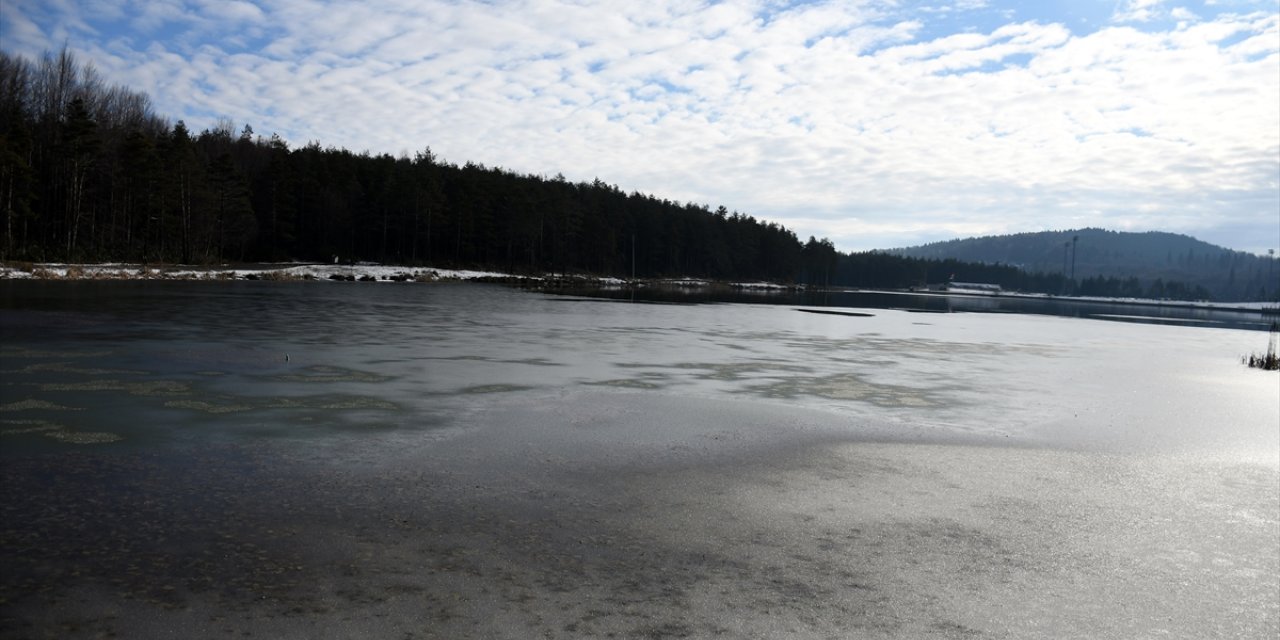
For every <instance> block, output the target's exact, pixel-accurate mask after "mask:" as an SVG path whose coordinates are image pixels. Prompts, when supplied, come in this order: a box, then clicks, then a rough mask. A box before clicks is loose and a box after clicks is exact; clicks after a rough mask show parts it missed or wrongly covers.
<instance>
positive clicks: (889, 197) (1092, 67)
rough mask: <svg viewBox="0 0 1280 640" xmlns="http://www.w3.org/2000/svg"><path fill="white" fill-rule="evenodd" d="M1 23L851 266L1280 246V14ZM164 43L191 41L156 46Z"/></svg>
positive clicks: (294, 114)
mask: <svg viewBox="0 0 1280 640" xmlns="http://www.w3.org/2000/svg"><path fill="white" fill-rule="evenodd" d="M986 4H987V3H980V2H961V3H956V4H954V5H952V6H954V8H956V9H967V10H973V9H982V8H985V5H986ZM129 6H130V7H133V6H134V5H129ZM0 7H2V8H0V10H3V11H4V12H5V13H4V16H5V22H6V26H5V31H4V33H5V35H6V40H9V38H10V36H13V37H14V39H15V40H16V39H19V38H21V40H22V41H23V44H22V47H23V48H29V47H31V46H33V43H34V42H36V41H37V38H38V37H40V35H37V34H47V33H55V32H59V30H63V31H66V32H67V33H71V34H73V35H75V36H76V37H73V38H72V42H73V45H74V46H76V47H77V48H81V49H82V50H84V51H85V54H86V57H88V58H92V59H94V60H95V61H96V62H97V63H98V65H99V67H100V68H101V70H102V71H103V72H104V75H107V76H108V77H109V79H110V80H112V81H118V82H125V83H128V84H130V85H133V86H135V87H137V88H140V89H144V90H146V91H148V92H149V93H151V94H152V96H153V98H154V99H155V100H156V102H157V104H158V106H159V108H160V110H161V111H163V112H165V113H167V114H170V115H172V116H173V117H175V118H178V117H183V118H186V119H187V121H188V124H189V125H190V126H191V127H192V128H194V129H197V130H198V129H200V128H202V127H204V126H209V125H212V124H213V121H214V119H215V118H217V117H219V116H228V117H231V118H233V119H235V120H237V121H238V122H241V123H244V122H248V123H251V124H252V125H253V126H254V128H255V130H257V131H258V132H259V133H262V134H269V133H270V132H272V131H278V132H279V133H281V134H282V135H284V136H285V137H286V138H288V139H290V140H291V141H292V142H294V143H295V144H302V143H304V142H306V141H309V140H319V141H321V142H323V143H324V144H326V145H337V146H345V147H348V148H351V149H353V150H357V151H359V150H363V149H370V150H373V151H379V152H381V151H385V152H390V153H398V152H399V151H401V150H405V149H408V150H417V149H421V148H422V147H424V146H427V145H430V146H431V147H432V148H433V149H434V150H435V151H436V152H437V153H439V154H440V155H441V156H443V157H444V158H446V159H448V160H452V161H456V162H462V161H466V160H474V161H478V162H483V163H485V164H488V165H499V166H504V167H507V168H510V169H513V170H517V171H521V172H529V173H537V174H555V173H557V172H563V173H564V174H565V175H567V176H569V177H570V178H571V179H574V180H590V179H592V178H594V177H597V176H598V177H600V178H602V179H604V180H606V181H608V182H610V183H615V184H618V185H619V186H621V187H622V188H623V189H625V190H628V191H630V190H640V191H643V192H649V193H654V194H657V195H659V196H662V197H669V198H671V199H674V200H679V201H697V202H705V203H708V204H711V205H712V206H714V205H717V204H724V205H726V206H728V207H729V208H731V209H737V210H740V211H743V212H746V213H751V214H753V215H755V216H757V217H761V218H766V219H774V220H778V221H780V222H782V223H784V224H787V225H788V226H790V227H793V228H794V229H795V230H796V231H797V233H798V234H800V235H802V236H805V237H807V236H808V235H810V234H813V235H819V236H821V235H828V236H830V237H832V238H833V239H835V240H837V242H838V246H841V247H842V248H846V249H848V248H870V247H873V246H885V245H888V244H904V242H901V241H895V240H894V238H907V237H919V236H922V235H927V232H928V231H929V230H934V231H935V232H938V233H943V234H946V233H950V232H956V233H961V232H963V233H966V234H973V233H980V232H986V231H1019V230H1026V229H1033V228H1044V227H1046V226H1049V227H1058V228H1065V227H1067V226H1077V223H1078V224H1092V225H1096V226H1110V227H1116V226H1123V225H1131V226H1132V225H1137V226H1139V227H1140V226H1142V225H1145V224H1150V225H1151V227H1152V228H1156V227H1160V228H1167V227H1176V228H1177V229H1178V230H1186V231H1192V230H1194V229H1196V228H1210V227H1213V226H1214V225H1219V224H1221V225H1234V226H1235V227H1244V226H1248V224H1247V222H1243V221H1248V220H1254V221H1258V220H1260V218H1259V215H1260V214H1259V213H1258V212H1259V211H1265V210H1266V208H1267V207H1270V211H1271V214H1270V215H1271V217H1270V218H1267V219H1264V220H1262V222H1266V223H1270V224H1271V226H1273V227H1274V226H1275V224H1274V223H1275V219H1274V211H1275V210H1276V208H1277V207H1280V185H1278V184H1277V174H1278V173H1280V167H1278V166H1277V157H1280V115H1278V114H1280V62H1278V60H1280V51H1278V50H1280V32H1278V31H1277V23H1278V19H1277V16H1276V14H1275V13H1274V12H1269V13H1268V12H1264V13H1259V14H1249V15H1225V14H1224V15H1221V16H1217V17H1210V16H1202V17H1201V19H1199V20H1195V19H1192V18H1190V17H1187V16H1183V17H1181V18H1179V20H1182V22H1183V24H1182V25H1181V26H1179V27H1176V28H1169V29H1168V30H1159V29H1147V30H1145V31H1144V30H1141V29H1140V28H1137V27H1135V26H1132V25H1139V24H1141V23H1140V22H1138V20H1139V18H1140V16H1155V15H1156V12H1165V14H1166V15H1170V16H1174V17H1177V16H1175V15H1174V12H1175V10H1176V9H1177V7H1174V8H1173V9H1169V8H1168V7H1166V6H1165V5H1164V4H1163V3H1161V2H1151V1H1149V0H1148V1H1146V2H1142V1H1139V2H1126V3H1124V4H1123V5H1122V6H1120V7H1119V8H1118V10H1117V12H1116V15H1117V17H1118V18H1119V17H1123V16H1127V17H1125V20H1127V21H1128V22H1129V24H1130V25H1131V26H1112V27H1108V28H1103V29H1101V30H1098V31H1095V32H1092V33H1086V34H1079V35H1073V34H1072V33H1071V32H1070V31H1068V30H1067V29H1066V28H1065V27H1063V26H1061V25H1058V24H1050V23H1041V22H1034V21H1032V22H1028V21H1021V22H1014V23H1009V24H1004V25H998V26H995V27H993V28H989V29H984V30H979V31H976V32H972V33H962V34H953V35H948V36H944V37H938V38H932V39H928V40H925V41H919V40H917V38H918V37H919V34H920V33H921V32H922V22H918V21H914V20H902V19H901V16H900V15H897V14H895V16H896V17H895V18H894V19H893V20H892V21H890V22H886V21H885V20H886V18H885V16H886V14H885V13H883V12H881V11H880V9H879V8H877V6H876V5H874V4H872V3H870V2H867V3H845V2H840V3H817V4H809V5H802V6H799V7H796V8H793V9H787V8H786V7H783V6H778V5H772V4H769V5H766V4H764V3H758V2H725V3H717V4H713V5H706V4H703V3H686V2H678V1H675V0H673V1H671V2H648V3H625V4H620V5H617V6H608V5H601V4H594V3H583V4H578V3H573V2H560V1H556V0H525V1H522V2H510V3H508V2H502V3H493V4H482V3H446V2H408V1H406V2H388V1H384V2H366V3H328V2H320V1H318V0H274V1H272V2H264V3H260V4H258V5H250V4H248V3H238V4H233V3H226V4H221V3H213V2H206V0H200V2H198V3H196V4H182V5H178V4H156V5H155V6H151V5H150V4H148V6H147V7H145V8H137V7H135V8H132V9H128V10H127V11H126V12H125V13H123V14H120V15H121V16H123V17H124V18H125V19H127V20H131V21H132V22H134V23H135V24H136V25H137V26H136V29H138V31H137V32H135V33H132V34H129V38H128V39H123V38H121V36H120V35H119V34H116V35H115V36H114V37H112V36H111V35H109V34H104V35H102V36H97V35H93V34H91V33H90V31H91V30H92V29H93V28H94V25H93V24H92V23H91V22H90V23H84V20H83V19H79V18H67V19H66V20H64V21H58V20H53V19H50V18H49V17H48V16H49V15H57V14H58V12H57V11H56V10H55V9H42V8H40V7H36V6H35V5H29V4H23V3H22V2H19V3H18V5H17V6H16V8H14V6H13V5H10V4H9V3H5V4H4V5H0ZM1143 12H1145V13H1143ZM259 13H260V15H259ZM32 15H37V16H43V17H39V18H37V19H35V20H32V19H29V16H32ZM77 20H79V22H76V21H77ZM162 28H176V29H177V30H179V31H181V32H182V33H183V34H184V35H183V38H182V39H179V40H176V41H175V40H157V41H155V42H151V43H149V44H146V45H145V46H139V45H143V44H144V43H146V42H147V40H146V38H145V36H144V31H146V32H150V31H157V30H162ZM147 30H150V31H147ZM197 33H201V34H203V35H200V36H197V35H195V34H197ZM23 34H26V35H23ZM43 37H44V38H46V41H47V35H43ZM77 38H79V39H80V40H77ZM196 38H199V40H193V39H196ZM80 41H84V42H87V45H85V46H83V47H82V46H80V45H79V44H78V42H80ZM250 42H252V43H253V44H249V43H250ZM130 43H133V44H130ZM193 43H195V44H193ZM46 46H47V45H46ZM1139 205H1141V206H1139ZM1197 225H1199V227H1197ZM931 239H936V238H931Z"/></svg>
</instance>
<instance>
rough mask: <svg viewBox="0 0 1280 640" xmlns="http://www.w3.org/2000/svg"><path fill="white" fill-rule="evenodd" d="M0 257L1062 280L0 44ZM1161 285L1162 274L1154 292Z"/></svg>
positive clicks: (1028, 282)
mask: <svg viewBox="0 0 1280 640" xmlns="http://www.w3.org/2000/svg"><path fill="white" fill-rule="evenodd" d="M0 213H2V214H3V242H2V243H0V259H3V260H8V261H13V260H25V261H39V262H44V261H55V260H60V261H67V262H102V261H121V262H141V263H183V264H215V263H223V262H227V261H232V262H261V261H281V260H304V261H320V262H331V261H333V260H341V261H344V262H355V261H375V262H382V263H393V264H403V265H432V266H450V267H481V268H490V269H498V270H504V271H507V272H511V273H548V272H552V273H586V274H595V275H612V276H620V277H629V276H631V275H633V274H634V275H635V276H636V277H642V278H644V277H664V276H681V277H683V276H694V277H704V278H719V279H751V280H771V281H777V282H797V283H803V284H811V285H829V286H856V287H867V288H902V287H908V286H915V285H920V284H924V283H926V282H943V281H946V280H947V279H949V278H952V277H954V278H955V279H958V280H965V281H982V282H992V283H996V284H1000V285H1001V286H1002V287H1005V288H1007V289H1018V290H1023V291H1040V292H1045V293H1060V292H1062V291H1064V290H1065V287H1064V282H1063V280H1062V276H1061V275H1060V274H1057V275H1044V274H1030V273H1026V272H1024V271H1021V270H1018V269H1015V268H1012V267H1002V266H991V265H982V264H975V263H964V262H958V261H954V260H922V259H915V258H903V257H898V256H892V255H888V254H884V253H854V254H842V253H840V252H839V251H837V250H836V248H835V247H834V245H833V244H832V243H831V242H830V241H829V240H827V239H825V238H824V239H817V238H813V237H810V238H809V240H808V241H807V242H801V241H800V239H799V238H797V237H796V235H795V233H794V232H792V231H790V230H788V229H787V228H785V227H783V226H782V225H779V224H777V223H775V222H768V221H764V220H758V219H756V218H754V217H752V216H750V215H746V214H742V213H739V212H737V211H729V210H728V209H726V208H725V207H724V206H719V207H716V208H715V209H712V208H711V207H709V206H707V205H703V204H697V203H679V202H673V201H671V200H668V199H664V198H659V197H657V196H653V195H648V194H642V193H639V192H634V191H633V192H630V193H627V192H624V191H623V190H621V189H619V188H618V187H617V186H615V185H611V184H607V183H605V182H603V181H601V180H600V179H598V178H597V179H595V180H593V181H591V182H572V181H570V180H568V179H566V178H565V177H564V176H562V175H556V176H553V177H547V176H541V175H531V174H519V173H516V172H512V171H508V170H505V169H502V168H500V167H486V166H485V165H483V164H478V163H474V162H466V163H464V164H462V165H460V166H459V165H457V164H453V163H450V162H446V161H444V160H442V159H441V158H439V157H437V156H436V155H435V154H434V153H433V152H432V151H431V149H430V148H429V147H426V148H423V149H422V150H421V151H418V152H417V153H415V154H414V155H413V156H412V157H409V156H408V155H407V154H405V155H401V156H400V157H394V156H391V155H388V154H370V153H368V152H363V153H354V152H351V151H349V150H347V149H340V148H333V147H322V146H321V145H320V144H319V143H318V142H312V143H309V144H306V145H305V146H301V147H298V148H291V147H290V145H289V143H287V142H286V141H285V140H283V139H282V138H280V136H278V135H274V134H272V135H270V136H265V137H264V136H261V135H257V134H256V133H255V132H254V130H253V128H252V127H251V126H250V125H247V124H246V125H244V126H243V127H237V125H236V124H235V123H232V122H230V121H229V120H220V121H219V122H217V123H216V124H215V125H214V126H212V127H210V128H208V129H204V130H202V131H200V132H198V133H197V132H193V131H192V130H190V129H188V127H187V125H186V123H185V122H183V121H181V120H179V121H177V122H174V123H172V124H171V123H170V122H169V120H167V119H166V118H164V117H162V116H160V115H157V114H156V113H155V112H154V110H153V109H152V105H151V102H150V99H149V98H148V97H147V96H146V95H145V94H143V93H139V92H136V91H132V90H130V89H128V88H127V87H123V86H120V85H109V84H107V83H106V82H104V81H103V80H102V78H101V77H100V76H99V74H98V73H97V72H96V70H95V69H94V67H93V65H92V64H81V63H80V62H79V61H78V60H76V58H75V56H74V55H73V54H72V53H71V51H70V50H69V49H67V48H63V49H62V51H60V52H58V53H56V54H53V53H46V54H45V55H44V56H43V57H42V58H40V59H39V60H37V61H35V62H32V61H29V60H27V59H26V58H23V57H21V56H14V55H9V54H7V53H4V52H2V51H0ZM1164 286H1165V285H1163V284H1162V287H1164Z"/></svg>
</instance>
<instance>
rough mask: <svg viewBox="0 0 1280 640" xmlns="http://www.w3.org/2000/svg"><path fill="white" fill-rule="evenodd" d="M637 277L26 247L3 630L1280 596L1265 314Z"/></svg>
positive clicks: (1175, 605) (7, 426) (1028, 615)
mask: <svg viewBox="0 0 1280 640" xmlns="http://www.w3.org/2000/svg"><path fill="white" fill-rule="evenodd" d="M624 298H626V299H606V298H599V297H585V296H550V295H544V294H539V293H530V292H523V291H517V290H512V289H506V288H500V287H486V286H474V285H422V284H413V283H406V284H393V283H378V284H368V283H329V282H313V283H273V282H221V283H201V282H191V283H164V282H110V283H93V282H54V283H44V282H4V283H0V331H2V332H3V337H4V340H3V346H2V347H0V371H3V381H2V382H0V432H2V435H0V444H2V446H3V449H2V451H0V461H3V465H4V466H3V478H4V483H3V487H2V488H0V492H3V496H4V497H3V503H2V507H3V509H4V519H3V523H4V524H3V532H2V534H0V543H3V545H2V548H3V550H4V551H3V557H2V558H0V573H2V577H0V588H2V589H3V590H2V591H0V597H2V598H3V600H0V603H2V604H3V615H2V616H0V632H2V633H3V635H4V636H5V637H74V636H80V637H97V636H100V635H105V634H109V633H115V634H117V635H119V636H121V637H139V636H140V637H147V636H154V637H167V636H169V635H173V634H179V635H184V636H185V635H188V634H194V636H195V637H224V636H229V635H235V636H241V637H243V636H246V635H249V636H258V637H334V638H340V637H352V636H360V635H364V636H375V637H405V638H426V637H442V638H445V637H448V638H456V637H510V638H524V637H533V636H543V637H604V636H613V637H641V638H654V637H658V638H663V637H716V636H721V637H760V638H775V637H797V638H810V637H849V636H859V637H873V638H874V637H884V638H907V637H912V638H914V637H938V638H953V637H954V638H962V637H963V638H972V637H993V638H1004V637H1008V638H1023V637H1081V638H1086V637H1102V636H1111V637H1154V636H1164V637H1187V638H1192V637H1197V638H1198V637H1259V638H1263V637H1275V635H1276V633H1277V632H1280V608H1278V605H1277V604H1276V603H1277V602H1280V544H1277V543H1276V542H1275V541H1276V540H1278V539H1280V377H1278V376H1277V375H1276V374H1274V373H1271V372H1261V371H1256V370H1250V369H1247V368H1245V367H1243V366H1242V365H1241V364H1240V356H1242V355H1244V354H1246V353H1249V352H1260V351H1263V350H1264V349H1265V348H1266V340H1267V334H1266V333H1263V332H1259V331H1256V330H1255V329H1257V328H1258V326H1257V325H1262V326H1265V324H1263V323H1265V319H1263V318H1261V317H1257V318H1254V317H1250V314H1229V313H1228V314H1224V313H1222V312H1201V311H1194V310H1186V311H1184V312H1170V311H1167V310H1166V311H1160V312H1159V313H1160V314H1166V317H1164V318H1161V319H1160V320H1161V321H1163V322H1168V321H1174V322H1176V323H1184V322H1186V321H1188V320H1189V321H1190V322H1191V323H1192V324H1195V325H1197V326H1173V325H1168V324H1162V325H1153V324H1136V323H1131V322H1112V321H1106V320H1103V319H1098V318H1096V317H1091V316H1101V317H1107V318H1113V319H1126V320H1128V319H1132V318H1131V316H1141V315H1145V314H1147V313H1149V311H1148V310H1139V311H1135V310H1134V309H1133V308H1129V307H1117V308H1100V307H1098V306H1096V305H1092V306H1091V305H1075V306H1072V307H1070V309H1069V310H1067V311H1064V312H1063V313H1065V314H1066V315H1068V316H1074V317H1058V316H1054V315H1047V314H1043V313H1046V312H1044V310H1043V308H1037V309H1028V308H1024V309H1018V308H1010V307H1008V306H1007V305H1009V304H1022V303H1008V302H993V301H992V299H983V298H954V299H947V298H938V297H920V296H896V297H885V296H865V295H862V296H853V295H848V294H845V295H843V296H831V295H828V296H827V297H826V298H825V299H815V298H807V299H784V298H777V297H773V298H771V300H773V301H774V302H785V304H767V303H751V302H736V303H732V304H729V303H699V304H695V303H692V302H694V301H695V299H691V298H688V297H684V296H681V297H678V298H676V299H675V300H667V301H666V302H668V303H655V301H649V302H641V301H636V302H632V301H631V300H630V294H626V295H625V296H624ZM739 300H742V299H741V298H739ZM672 302H676V303H672ZM993 304H995V305H1005V306H1004V307H1001V308H991V306H992V305H993ZM823 305H826V306H823ZM1082 308H1083V309H1087V311H1083V312H1077V311H1078V310H1079V309H1082ZM922 311H940V312H945V311H1001V313H925V312H922ZM1009 311H1014V313H1010V312H1009ZM1170 313H1173V314H1174V315H1177V314H1178V313H1181V315H1179V316H1178V317H1173V316H1169V315H1167V314H1170ZM175 637H176V636H175Z"/></svg>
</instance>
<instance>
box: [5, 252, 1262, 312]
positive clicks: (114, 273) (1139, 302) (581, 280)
mask: <svg viewBox="0 0 1280 640" xmlns="http://www.w3.org/2000/svg"><path fill="white" fill-rule="evenodd" d="M3 280H42V281H82V280H92V281H104V280H165V281H222V282H226V281H234V280H249V281H254V280H265V281H283V282H290V281H318V280H328V281H336V282H420V283H430V282H477V283H491V284H507V285H514V286H522V287H545V288H558V289H559V288H566V287H599V288H643V287H668V288H675V289H704V288H715V287H728V288H730V289H737V290H751V291H758V292H762V293H764V292H774V293H781V292H800V291H808V292H815V293H822V292H833V293H881V294H893V295H910V296H928V297H937V298H994V299H1007V300H1034V301H1047V302H1070V303H1080V304H1096V305H1126V306H1136V307H1146V308H1165V309H1192V310H1213V311H1239V312H1245V313H1260V314H1264V315H1280V304H1277V303H1274V302H1210V301H1192V300H1154V299H1145V298H1100V297H1093V296H1055V295H1048V294H1040V293H1019V292H1012V291H1002V292H996V293H989V292H975V291H953V292H947V291H942V292H937V291H917V290H914V289H912V290H893V289H861V288H855V287H811V286H806V285H795V284H791V285H788V284H779V283H774V282H734V281H715V280H709V279H704V278H687V277H686V278H638V279H634V280H632V279H624V278H615V277H610V276H592V275H586V274H555V273H547V274H543V275H524V274H514V273H505V272H501V271H483V270H475V269H444V268H438V267H409V266H402V265H384V264H377V263H356V264H323V263H313V262H280V263H245V264H239V265H229V264H223V265H178V264H171V265H165V264H160V265H144V264H138V263H100V264H75V263H56V262H51V263H0V281H3Z"/></svg>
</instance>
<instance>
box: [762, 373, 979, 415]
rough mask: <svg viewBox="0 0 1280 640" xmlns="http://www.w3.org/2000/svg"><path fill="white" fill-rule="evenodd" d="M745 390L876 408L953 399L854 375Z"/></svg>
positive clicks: (944, 402)
mask: <svg viewBox="0 0 1280 640" xmlns="http://www.w3.org/2000/svg"><path fill="white" fill-rule="evenodd" d="M746 393H751V394H755V395H760V396H764V397H766V398H787V399H791V398H796V397H799V396H816V397H819V398H826V399H828V400H853V401H856V402H867V403H870V404H873V405H876V406H879V407H890V408H892V407H920V408H937V407H943V406H946V405H948V404H954V401H948V400H946V399H944V398H942V397H939V396H938V395H937V394H935V393H932V392H931V391H929V390H925V389H916V388H913V387H905V386H900V385H891V384H879V383H874V382H869V381H867V380H865V379H863V378H862V377H860V376H857V375H853V374H841V375H834V376H825V377H801V378H789V379H786V380H779V381H777V382H773V383H769V384H762V385H756V386H753V387H751V388H750V389H748V390H747V391H746Z"/></svg>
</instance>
